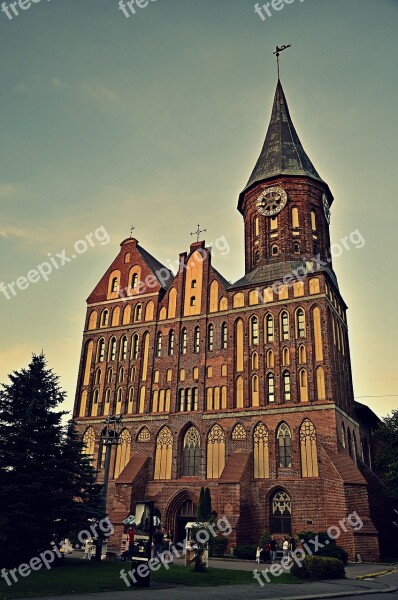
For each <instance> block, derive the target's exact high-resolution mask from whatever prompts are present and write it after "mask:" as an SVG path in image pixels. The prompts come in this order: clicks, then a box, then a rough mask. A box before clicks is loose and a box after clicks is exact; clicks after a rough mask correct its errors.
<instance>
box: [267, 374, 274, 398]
mask: <svg viewBox="0 0 398 600" xmlns="http://www.w3.org/2000/svg"><path fill="white" fill-rule="evenodd" d="M267 398H268V402H275V378H274V376H273V374H272V373H269V375H268V376H267Z"/></svg>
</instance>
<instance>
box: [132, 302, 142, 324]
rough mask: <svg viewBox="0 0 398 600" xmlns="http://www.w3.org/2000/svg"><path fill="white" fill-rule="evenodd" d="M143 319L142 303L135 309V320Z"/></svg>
mask: <svg viewBox="0 0 398 600" xmlns="http://www.w3.org/2000/svg"><path fill="white" fill-rule="evenodd" d="M141 319H142V305H141V304H137V305H136V307H135V309H134V321H135V322H137V321H141Z"/></svg>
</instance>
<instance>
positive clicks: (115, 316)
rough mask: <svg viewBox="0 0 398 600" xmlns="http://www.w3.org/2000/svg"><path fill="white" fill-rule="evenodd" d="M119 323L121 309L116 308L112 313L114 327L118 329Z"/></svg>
mask: <svg viewBox="0 0 398 600" xmlns="http://www.w3.org/2000/svg"><path fill="white" fill-rule="evenodd" d="M126 308H127V307H126ZM124 313H126V309H125V310H124ZM123 318H124V314H123ZM119 321H120V308H119V307H118V306H115V308H114V309H113V311H112V327H117V326H118V325H119Z"/></svg>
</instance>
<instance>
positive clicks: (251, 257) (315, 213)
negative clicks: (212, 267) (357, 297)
mask: <svg viewBox="0 0 398 600" xmlns="http://www.w3.org/2000/svg"><path fill="white" fill-rule="evenodd" d="M332 202H333V196H332V194H331V192H330V190H329V187H328V185H327V184H326V183H325V182H324V181H323V180H322V179H321V177H320V176H319V174H318V172H317V171H316V169H315V167H314V165H313V164H312V162H311V160H310V159H309V157H308V156H307V154H306V152H305V151H304V148H303V146H302V144H301V142H300V139H299V137H298V135H297V133H296V130H295V128H294V125H293V122H292V119H291V117H290V113H289V108H288V105H287V101H286V97H285V94H284V91H283V88H282V84H281V82H280V81H279V80H278V83H277V86H276V92H275V98H274V104H273V108H272V114H271V120H270V123H269V126H268V131H267V135H266V137H265V142H264V145H263V148H262V150H261V153H260V156H259V158H258V160H257V163H256V165H255V167H254V169H253V172H252V174H251V176H250V178H249V181H248V183H247V185H246V187H245V189H244V190H243V191H242V193H241V194H240V197H239V203H238V210H239V211H240V213H241V214H242V215H243V219H244V225H245V270H246V275H248V274H249V273H251V272H253V271H254V270H256V269H258V268H260V267H263V266H265V265H270V264H273V263H290V262H291V263H295V262H297V261H298V260H301V259H302V258H303V257H306V259H311V258H313V257H317V256H318V255H319V256H320V259H321V260H324V261H327V262H328V264H329V266H330V268H332V265H331V257H330V251H329V249H330V237H329V222H330V206H331V204H332Z"/></svg>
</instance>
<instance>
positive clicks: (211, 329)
mask: <svg viewBox="0 0 398 600" xmlns="http://www.w3.org/2000/svg"><path fill="white" fill-rule="evenodd" d="M213 347H214V325H212V324H210V325H209V327H208V329H207V349H208V350H209V351H212V350H213Z"/></svg>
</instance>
